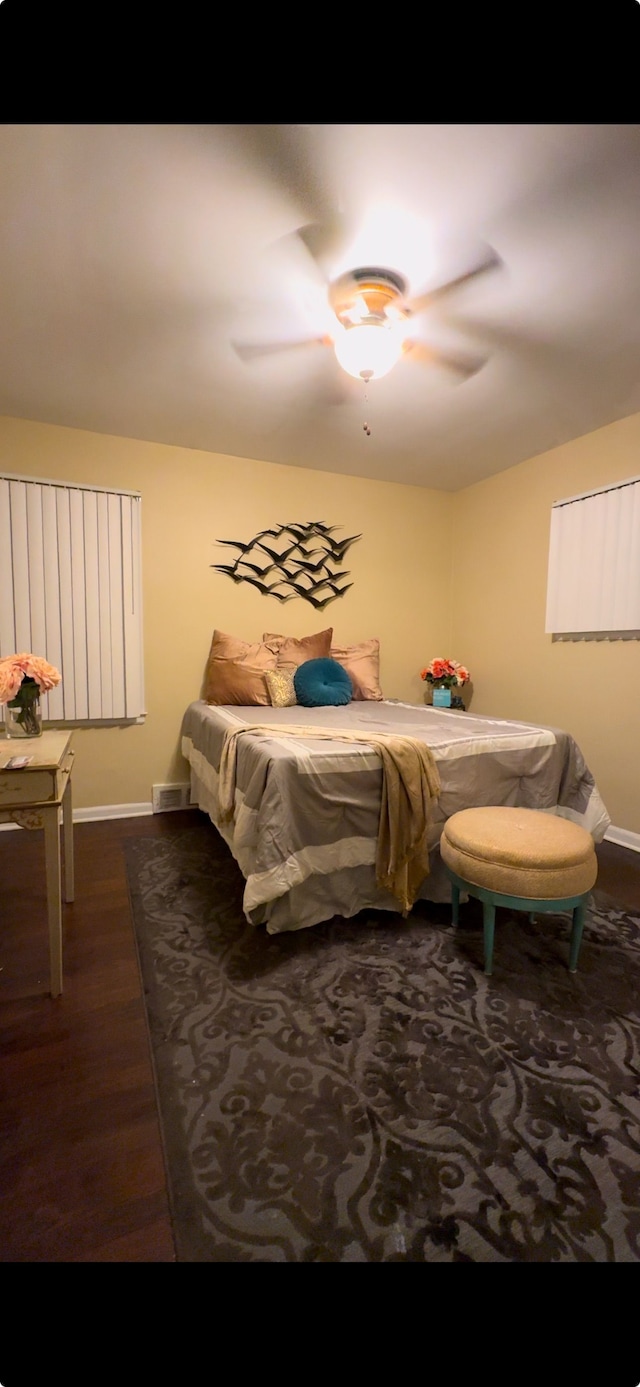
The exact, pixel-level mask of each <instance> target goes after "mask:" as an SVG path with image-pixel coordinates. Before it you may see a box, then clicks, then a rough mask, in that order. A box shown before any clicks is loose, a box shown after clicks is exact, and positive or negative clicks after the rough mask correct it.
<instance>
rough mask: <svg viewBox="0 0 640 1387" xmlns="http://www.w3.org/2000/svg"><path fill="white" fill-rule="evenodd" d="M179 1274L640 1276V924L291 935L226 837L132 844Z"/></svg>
mask: <svg viewBox="0 0 640 1387" xmlns="http://www.w3.org/2000/svg"><path fill="white" fill-rule="evenodd" d="M125 852H126V861H127V873H128V880H129V889H130V897H131V904H132V913H133V920H134V930H135V936H136V942H137V948H138V957H139V962H140V971H141V977H142V982H143V991H144V998H145V1005H146V1008H147V1015H148V1022H149V1033H150V1042H151V1049H152V1055H153V1063H154V1070H155V1077H156V1088H157V1094H158V1105H159V1113H160V1121H161V1127H162V1132H163V1140H164V1147H165V1160H166V1166H167V1175H168V1184H169V1193H170V1201H171V1207H172V1216H173V1224H174V1237H175V1243H176V1256H177V1260H178V1261H179V1262H194V1261H195V1262H237V1261H239V1262H243V1261H244V1262H312V1261H325V1262H386V1261H389V1262H394V1261H396V1262H636V1261H638V1260H640V1086H639V1076H640V1016H639V1002H640V920H639V919H638V918H637V917H635V916H633V915H631V914H629V913H628V912H627V911H625V910H623V909H621V908H619V907H617V906H616V904H615V902H613V901H612V900H610V899H609V898H607V897H604V896H602V895H601V894H599V893H598V892H597V891H596V893H595V894H594V901H593V905H592V908H591V910H590V913H589V915H588V918H587V923H586V926H585V931H584V936H583V943H582V949H581V954H580V959H579V964H578V971H577V973H575V974H573V975H572V974H570V973H569V971H568V967H567V960H568V945H569V930H570V924H569V917H568V916H562V915H557V916H556V915H543V916H538V917H537V919H536V921H535V922H532V921H530V920H529V918H528V917H527V916H526V915H524V914H522V913H513V914H511V913H508V912H506V911H505V912H500V911H499V912H498V915H497V924H496V941H495V953H494V973H493V976H492V977H491V978H486V977H485V976H484V972H483V961H482V921H481V914H480V909H479V907H478V908H476V907H477V904H478V903H477V902H474V901H469V903H468V905H467V906H465V907H462V911H461V915H462V919H461V924H460V926H459V927H458V929H457V930H453V929H452V927H451V925H450V923H449V911H448V908H446V907H443V906H434V905H430V904H429V903H428V902H422V903H419V904H418V905H417V906H416V907H415V908H414V910H413V912H412V914H411V916H410V917H409V918H408V919H406V920H404V919H402V918H401V917H400V916H395V915H391V914H388V913H386V912H365V913H363V914H362V915H360V916H358V917H356V918H355V919H353V920H350V921H349V920H342V919H334V920H331V921H329V922H327V923H326V924H322V925H316V926H314V927H313V928H311V929H303V930H300V931H298V932H294V933H290V934H281V935H276V936H269V935H267V934H266V933H265V932H264V931H263V930H261V929H257V928H256V927H255V926H253V925H250V924H248V923H247V922H246V921H245V919H244V916H243V913H242V890H243V881H242V877H241V875H240V872H239V869H238V867H237V865H236V863H235V861H234V859H233V857H232V856H231V854H230V852H229V850H228V848H227V847H226V845H225V843H224V842H223V841H222V839H221V838H220V837H219V835H218V834H217V832H216V830H215V829H214V828H213V826H212V825H211V824H210V823H209V822H208V820H205V819H198V820H197V821H196V823H195V824H194V825H193V827H189V828H187V829H186V830H184V831H181V832H179V833H178V834H176V836H175V838H174V837H171V838H169V837H167V838H157V839H156V838H139V839H135V838H132V839H129V840H128V841H127V842H126V846H125Z"/></svg>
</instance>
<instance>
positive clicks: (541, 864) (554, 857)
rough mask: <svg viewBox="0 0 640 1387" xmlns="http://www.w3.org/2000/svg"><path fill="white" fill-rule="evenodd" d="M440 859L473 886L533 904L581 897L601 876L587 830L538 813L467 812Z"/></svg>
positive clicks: (451, 826)
mask: <svg viewBox="0 0 640 1387" xmlns="http://www.w3.org/2000/svg"><path fill="white" fill-rule="evenodd" d="M440 854H441V856H442V859H443V861H444V862H445V863H446V865H447V866H448V867H450V868H451V870H452V872H455V874H456V876H459V877H462V880H463V881H467V882H469V884H470V885H473V886H483V887H485V889H486V890H488V891H499V892H500V893H501V894H502V895H505V896H523V897H525V898H526V899H531V900H562V899H563V898H566V897H571V896H580V895H582V894H583V892H585V891H590V890H591V887H592V886H593V884H594V882H595V880H596V877H597V875H598V859H597V857H596V852H595V847H594V843H593V838H592V837H591V834H590V833H588V832H587V830H586V828H581V827H580V825H579V824H574V823H571V822H570V820H569V819H561V818H559V817H558V815H557V814H543V813H542V812H541V811H540V810H537V809H512V808H508V807H506V806H502V805H496V806H491V807H488V808H484V809H461V810H460V812H459V813H458V814H452V815H451V818H450V819H447V822H446V824H445V826H444V828H443V830H442V837H441V839H440Z"/></svg>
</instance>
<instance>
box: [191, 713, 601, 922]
mask: <svg viewBox="0 0 640 1387" xmlns="http://www.w3.org/2000/svg"><path fill="white" fill-rule="evenodd" d="M302 712H303V713H304V723H305V725H306V726H308V727H309V728H310V732H309V735H308V736H306V735H305V736H302V737H301V736H295V737H294V736H292V735H289V736H287V727H288V726H290V727H294V726H295V727H298V726H299V724H300V722H301V721H302V718H301V713H302ZM256 723H259V724H260V726H261V728H266V729H267V731H266V732H265V731H261V732H259V733H257V732H252V731H250V730H246V733H244V732H243V735H241V736H240V737H239V738H238V744H237V760H236V779H235V786H234V796H233V812H232V814H231V817H230V818H227V817H224V816H223V815H222V813H221V808H220V797H219V774H218V773H219V768H220V761H221V756H222V749H223V745H224V741H225V737H226V735H227V733H228V732H230V731H232V730H234V731H235V730H236V729H237V728H238V727H242V728H243V729H250V728H251V727H252V726H254V725H255V724H256ZM314 727H317V728H318V731H319V732H320V731H322V734H323V735H322V738H321V737H320V736H318V737H317V738H314V736H313V728H314ZM271 729H273V731H271ZM367 730H370V731H371V732H372V733H374V734H376V735H379V734H380V733H383V734H384V733H388V734H390V735H394V736H398V735H400V736H407V737H411V738H414V739H418V740H422V741H424V742H425V743H426V745H427V746H428V747H429V748H430V750H431V753H432V755H433V757H434V759H435V762H436V766H437V770H438V773H439V777H440V784H441V792H440V796H439V798H438V801H437V803H436V805H435V808H434V812H433V815H432V819H431V823H430V830H429V866H430V870H429V873H428V875H427V876H426V877H425V880H424V883H423V885H422V887H421V889H420V891H419V897H418V898H419V899H422V900H431V901H439V902H444V901H448V900H450V898H451V892H450V885H449V880H448V878H447V876H446V873H445V871H444V868H443V865H442V863H441V861H440V854H439V849H438V844H439V840H440V835H441V832H442V827H443V825H444V823H445V821H446V820H447V819H448V818H449V817H450V815H451V814H454V813H456V812H457V811H458V810H460V809H467V808H470V807H472V806H477V805H489V804H507V805H517V806H521V807H524V808H529V809H539V810H542V811H544V812H546V813H549V814H559V815H561V816H562V817H564V818H568V819H571V820H573V822H574V823H578V824H580V825H582V826H583V827H584V828H586V829H588V831H589V832H590V833H591V834H592V836H593V839H594V842H596V843H598V842H600V841H601V840H602V838H603V837H604V834H605V832H606V830H607V828H608V827H609V824H610V822H611V820H610V818H609V815H608V813H607V810H606V808H605V805H604V804H603V802H602V799H601V797H600V794H599V792H598V789H597V786H596V784H595V781H594V777H593V775H592V774H591V772H590V771H589V769H588V767H587V766H586V764H585V761H584V757H583V755H582V753H581V751H580V748H579V747H578V745H577V743H576V742H575V740H574V739H573V738H572V737H571V736H570V735H569V733H567V732H564V731H562V730H561V729H559V728H554V727H542V726H537V725H535V724H531V723H522V722H510V721H506V720H504V719H499V718H485V717H481V716H478V715H474V714H471V713H463V712H455V711H452V710H449V709H435V708H431V707H427V706H426V705H425V706H421V705H414V704H408V703H402V702H397V701H394V700H384V701H383V702H377V701H376V702H374V701H370V702H367V701H362V702H360V701H358V702H356V701H353V702H351V703H349V704H346V705H344V706H342V707H321V708H305V709H304V710H301V709H300V708H298V707H292V708H272V707H259V708H256V707H244V706H233V707H228V706H224V707H219V706H215V707H214V706H210V705H209V704H207V703H205V702H204V701H202V700H196V701H195V702H193V703H191V704H190V705H189V706H188V708H187V709H186V711H185V714H184V717H183V722H182V729H181V745H182V753H183V755H184V756H185V758H186V760H187V761H188V763H189V766H190V769H191V797H192V802H194V803H195V804H197V805H198V807H199V808H200V809H202V810H203V811H204V812H205V813H207V814H208V815H209V817H210V819H211V820H212V822H213V823H214V824H215V826H216V828H217V829H218V831H219V832H220V833H221V835H222V837H223V838H224V839H225V842H227V844H228V846H229V848H230V850H231V852H232V853H233V856H234V857H235V859H236V861H237V863H238V866H239V868H240V871H241V872H242V875H243V877H244V881H245V888H244V898H243V906H244V912H245V916H246V918H247V920H249V921H250V922H251V923H252V924H254V925H261V926H264V927H265V928H266V930H267V932H268V933H269V934H278V933H282V932H284V931H287V930H296V929H304V928H306V927H308V926H312V925H314V924H318V923H320V922H321V921H323V920H327V919H330V918H332V917H333V916H335V915H339V916H342V917H344V918H345V919H349V918H351V917H352V916H353V915H356V914H358V913H359V912H360V911H362V910H366V909H374V910H393V911H397V910H398V902H397V900H396V899H395V898H394V897H393V896H392V895H391V894H390V893H389V892H387V891H384V890H381V889H380V887H379V886H378V885H377V882H376V872H375V859H376V845H377V835H378V823H379V819H380V806H381V798H382V774H383V772H382V762H381V758H380V756H379V754H378V753H377V752H376V751H375V750H374V748H373V747H369V746H367V745H366V743H362V742H357V743H353V742H348V741H344V740H343V741H341V740H340V733H341V731H342V732H343V733H345V734H346V735H347V736H348V735H350V734H352V733H357V734H358V735H360V736H362V734H366V732H367ZM327 731H331V732H332V733H334V737H333V738H327V736H326V734H327Z"/></svg>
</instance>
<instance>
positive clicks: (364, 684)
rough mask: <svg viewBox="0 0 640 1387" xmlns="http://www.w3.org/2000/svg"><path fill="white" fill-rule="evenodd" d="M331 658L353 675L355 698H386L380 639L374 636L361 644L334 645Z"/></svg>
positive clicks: (379, 699)
mask: <svg viewBox="0 0 640 1387" xmlns="http://www.w3.org/2000/svg"><path fill="white" fill-rule="evenodd" d="M331 659H332V660H337V661H338V664H341V665H342V666H343V667H344V669H346V671H347V673H348V674H349V675H350V676H351V683H352V684H353V697H354V699H361V700H363V699H369V698H373V699H377V701H378V702H380V701H381V699H383V698H384V694H383V692H382V689H381V688H380V641H379V640H378V639H377V637H374V639H373V640H370V641H361V642H360V644H359V645H332V646H331Z"/></svg>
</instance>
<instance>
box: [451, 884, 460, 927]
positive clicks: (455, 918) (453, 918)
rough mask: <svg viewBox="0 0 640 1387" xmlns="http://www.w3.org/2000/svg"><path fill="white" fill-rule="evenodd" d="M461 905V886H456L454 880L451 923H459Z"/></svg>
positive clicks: (452, 885)
mask: <svg viewBox="0 0 640 1387" xmlns="http://www.w3.org/2000/svg"><path fill="white" fill-rule="evenodd" d="M459 905H460V887H459V886H456V884H455V882H453V881H452V883H451V923H452V925H457V923H458V907H459Z"/></svg>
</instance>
